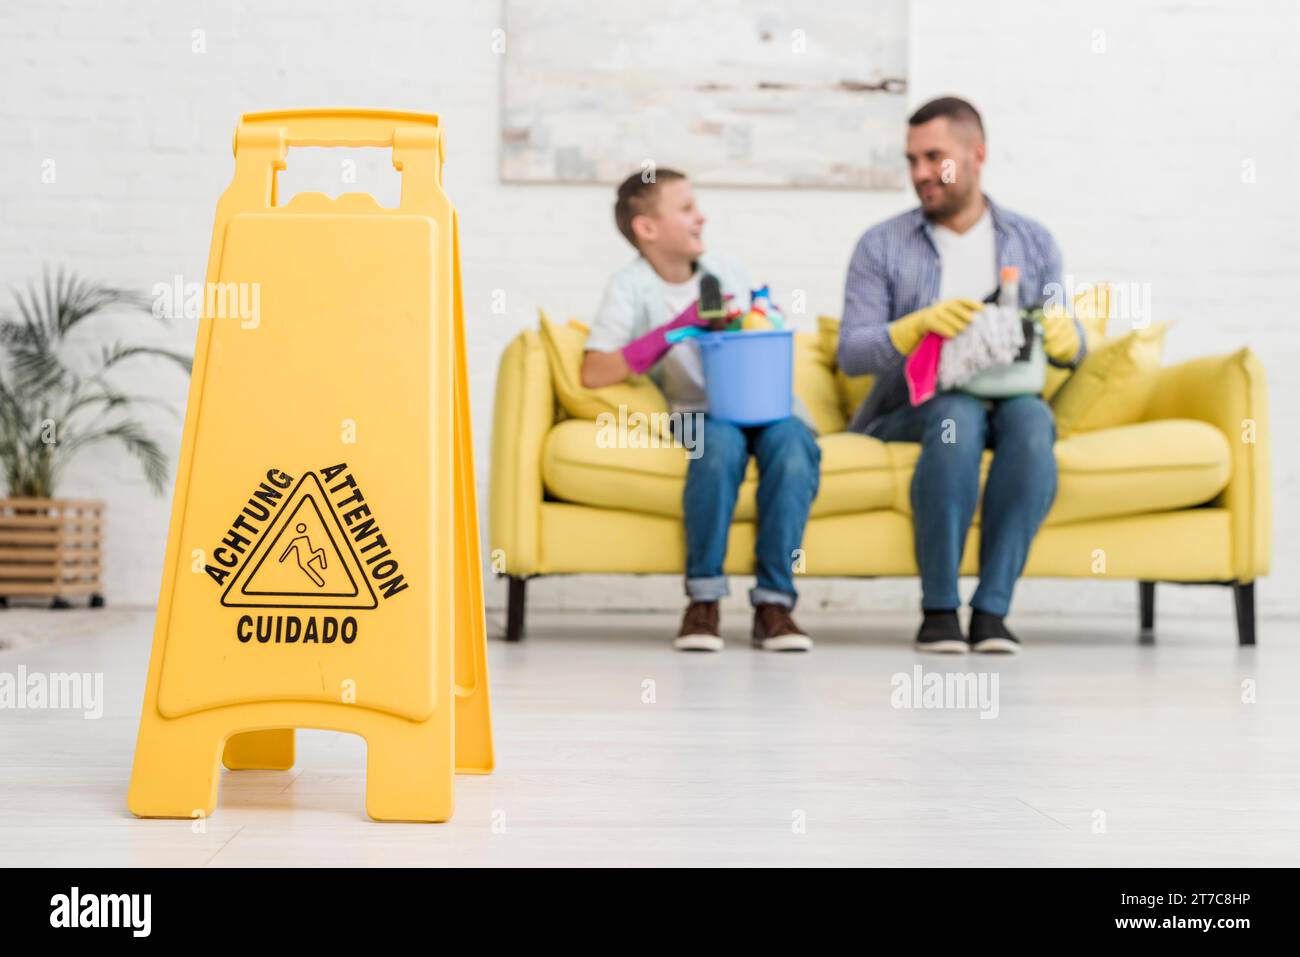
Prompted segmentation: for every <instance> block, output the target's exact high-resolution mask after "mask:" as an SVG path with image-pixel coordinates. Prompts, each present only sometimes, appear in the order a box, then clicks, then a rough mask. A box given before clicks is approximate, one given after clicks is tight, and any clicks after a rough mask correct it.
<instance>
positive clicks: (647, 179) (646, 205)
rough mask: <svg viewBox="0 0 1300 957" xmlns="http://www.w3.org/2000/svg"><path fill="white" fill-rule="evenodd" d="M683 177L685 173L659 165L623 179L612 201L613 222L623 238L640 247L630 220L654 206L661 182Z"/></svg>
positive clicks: (647, 211) (642, 214) (669, 181)
mask: <svg viewBox="0 0 1300 957" xmlns="http://www.w3.org/2000/svg"><path fill="white" fill-rule="evenodd" d="M685 178H686V174H685V173H681V172H678V171H677V170H675V169H667V168H665V167H662V166H661V167H659V168H658V169H654V168H651V169H648V170H643V171H642V172H640V173H633V174H632V175H631V176H629V177H628V178H627V179H625V180H623V182H622V183H620V184H619V187H618V199H616V200H615V201H614V222H615V223H616V224H617V225H618V231H619V232H620V233H622V234H623V238H624V239H626V240H627V241H628V242H629V243H631V244H632V245H633V246H635V247H636V248H637V249H640V248H641V247H640V246H637V245H636V233H634V232H633V231H632V220H634V219H635V218H636V217H638V216H644V215H646V214H647V213H649V212H650V211H651V210H652V209H653V208H654V203H655V196H656V194H657V193H658V192H659V185H660V184H661V183H671V182H672V181H673V180H675V179H685Z"/></svg>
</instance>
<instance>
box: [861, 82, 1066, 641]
mask: <svg viewBox="0 0 1300 957" xmlns="http://www.w3.org/2000/svg"><path fill="white" fill-rule="evenodd" d="M984 159H985V143H984V125H983V122H982V121H981V119H980V115H979V113H978V112H977V111H976V110H975V108H974V107H973V106H971V105H970V104H969V103H967V102H966V101H965V100H961V99H958V98H957V97H943V98H941V99H937V100H933V101H931V102H929V103H927V104H925V105H924V106H922V107H921V108H920V109H919V110H917V111H916V113H914V114H913V115H912V117H911V118H910V119H909V120H908V130H907V162H908V166H909V169H910V171H911V178H912V186H913V187H914V189H915V190H916V195H917V197H918V198H919V199H920V201H921V205H920V207H919V208H917V209H913V210H911V211H909V212H906V213H904V214H902V215H901V216H896V217H894V218H893V219H890V220H887V221H886V222H883V223H881V224H879V225H877V226H874V227H872V228H871V229H869V230H867V232H866V233H865V234H863V236H862V238H861V239H860V240H859V241H858V244H857V247H856V248H855V249H854V251H853V258H852V260H851V262H850V264H849V273H848V278H847V280H846V282H845V288H844V315H843V320H842V323H841V326H840V342H839V364H840V367H841V368H842V369H843V370H844V371H845V372H846V373H847V374H849V375H864V374H867V373H873V374H875V375H876V376H877V379H876V383H875V386H874V388H873V389H872V391H871V394H870V395H869V396H868V397H867V399H866V400H865V401H864V402H863V405H862V407H861V408H860V409H858V410H857V412H856V413H855V415H854V417H853V420H852V421H851V422H850V423H849V428H850V429H852V430H855V431H859V432H865V433H866V434H868V435H873V436H875V437H876V438H879V439H882V440H884V441H886V442H919V443H920V444H921V454H920V458H919V459H918V460H917V463H916V471H915V474H914V475H913V478H912V487H911V501H912V519H913V524H914V527H915V546H916V561H917V565H918V566H919V567H920V571H921V594H922V598H921V609H922V612H923V620H922V622H921V626H920V629H919V631H918V632H917V637H916V646H917V648H918V649H919V650H922V651H935V652H963V651H967V650H974V651H980V652H1015V651H1017V650H1018V648H1019V645H1020V642H1019V640H1018V639H1017V638H1016V636H1015V635H1014V634H1012V632H1011V631H1010V629H1008V628H1007V625H1006V622H1005V617H1006V615H1007V612H1008V611H1009V609H1010V606H1011V593H1012V590H1013V589H1014V588H1015V584H1016V580H1017V579H1018V578H1019V577H1020V573H1021V571H1022V570H1023V569H1024V565H1025V558H1026V556H1027V554H1028V551H1029V545H1030V543H1031V542H1032V541H1033V539H1034V535H1035V533H1036V532H1037V531H1038V527H1039V526H1040V525H1041V524H1042V521H1043V519H1044V518H1045V517H1046V515H1047V511H1048V509H1049V508H1051V505H1052V500H1053V499H1054V498H1055V496H1056V459H1055V456H1054V454H1053V449H1052V447H1053V444H1054V442H1055V439H1056V426H1055V423H1054V421H1053V419H1052V413H1051V410H1050V409H1049V408H1048V406H1047V405H1046V403H1044V402H1043V400H1042V399H1041V398H1040V397H1038V396H1028V395H1027V396H1018V397H1015V398H1011V399H1004V400H983V399H978V398H975V397H974V396H971V395H967V394H965V393H961V392H945V393H939V394H938V395H936V396H934V397H933V398H931V399H930V400H929V401H928V402H925V403H923V404H922V405H920V406H912V405H911V404H910V402H909V400H908V393H907V385H906V380H905V379H904V375H903V364H904V361H905V359H906V357H907V356H908V355H909V354H910V353H911V352H912V350H913V349H915V348H916V347H917V345H919V344H920V342H921V340H922V339H924V338H925V336H926V334H927V333H930V332H935V333H938V334H939V335H941V336H944V337H945V338H951V337H952V336H954V335H956V334H957V333H958V332H960V331H961V330H962V329H964V328H965V327H966V326H967V325H968V324H969V323H970V321H971V319H972V317H973V316H974V314H975V313H976V312H978V311H979V308H980V303H981V302H982V301H984V300H985V299H986V298H987V297H988V295H989V294H990V293H991V292H993V291H994V289H995V288H996V287H997V285H998V276H999V272H1000V268H1001V267H1003V266H1016V267H1018V268H1019V271H1020V297H1021V306H1022V307H1024V308H1030V307H1033V306H1036V305H1040V304H1042V303H1043V301H1044V299H1045V298H1046V296H1047V294H1048V288H1047V287H1048V284H1049V283H1059V282H1060V281H1061V254H1060V250H1059V249H1057V246H1056V243H1055V241H1054V240H1053V239H1052V236H1051V234H1050V233H1048V231H1047V230H1046V229H1045V228H1043V227H1042V226H1041V225H1039V224H1038V223H1036V222H1034V221H1033V220H1031V219H1029V218H1027V217H1025V216H1021V215H1019V214H1017V213H1013V212H1011V211H1010V210H1008V209H1004V208H1002V207H1000V206H997V205H995V204H994V203H993V202H992V200H990V199H989V198H988V197H987V196H985V195H984V193H983V192H982V191H981V189H980V172H981V169H982V168H983V165H984ZM1043 332H1044V340H1043V346H1044V351H1045V352H1046V354H1047V357H1048V360H1049V361H1050V362H1051V363H1052V364H1053V365H1057V366H1061V367H1073V366H1074V365H1077V364H1078V362H1079V361H1080V359H1082V357H1083V336H1082V330H1081V327H1080V326H1078V324H1077V323H1076V322H1075V321H1074V320H1072V319H1070V318H1069V317H1068V316H1066V315H1065V313H1064V312H1063V311H1057V310H1053V311H1052V312H1051V314H1050V315H1049V316H1048V317H1047V318H1045V320H1044V323H1043ZM985 448H991V449H992V450H993V463H992V466H991V468H990V469H989V474H988V478H987V480H986V482H985V486H984V501H983V507H982V512H981V517H980V555H979V559H980V582H979V587H978V588H977V589H976V591H975V594H974V595H973V596H972V598H971V603H970V604H971V620H970V634H969V638H967V637H966V636H965V635H963V634H962V628H961V622H960V621H959V619H958V617H957V610H958V608H959V607H960V606H961V596H960V595H959V593H958V591H957V575H958V571H959V568H960V564H961V555H962V550H963V547H964V545H965V541H966V534H967V532H968V530H969V529H970V525H971V521H972V519H973V518H974V515H975V507H976V504H977V502H978V500H979V484H980V460H981V456H982V454H983V452H984V450H985Z"/></svg>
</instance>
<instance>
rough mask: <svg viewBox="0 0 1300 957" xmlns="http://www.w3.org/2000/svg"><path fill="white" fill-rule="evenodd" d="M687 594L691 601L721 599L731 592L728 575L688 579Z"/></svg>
mask: <svg viewBox="0 0 1300 957" xmlns="http://www.w3.org/2000/svg"><path fill="white" fill-rule="evenodd" d="M686 594H687V595H688V596H689V597H690V599H691V601H721V600H722V599H723V598H726V597H727V596H728V595H730V594H731V589H730V588H728V587H727V576H726V575H715V576H714V577H712V578H688V579H686Z"/></svg>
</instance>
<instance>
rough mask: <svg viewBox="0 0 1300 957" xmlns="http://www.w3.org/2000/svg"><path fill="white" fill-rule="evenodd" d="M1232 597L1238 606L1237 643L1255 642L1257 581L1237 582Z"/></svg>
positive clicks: (1233, 587) (1249, 643) (1251, 643)
mask: <svg viewBox="0 0 1300 957" xmlns="http://www.w3.org/2000/svg"><path fill="white" fill-rule="evenodd" d="M1232 598H1233V601H1234V603H1235V604H1236V606H1237V644H1239V645H1253V644H1254V643H1255V583H1254V582H1235V583H1234V584H1233V586H1232Z"/></svg>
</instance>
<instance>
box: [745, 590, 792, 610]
mask: <svg viewBox="0 0 1300 957" xmlns="http://www.w3.org/2000/svg"><path fill="white" fill-rule="evenodd" d="M796 597H797V596H795V595H787V594H786V593H785V592H783V591H773V590H772V589H770V588H751V589H750V590H749V603H750V604H751V605H753V606H754V607H755V608H757V607H758V606H759V605H785V607H786V608H793V607H794V603H795V600H796Z"/></svg>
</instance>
